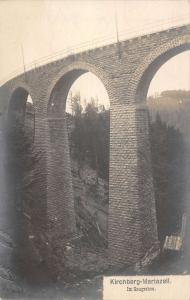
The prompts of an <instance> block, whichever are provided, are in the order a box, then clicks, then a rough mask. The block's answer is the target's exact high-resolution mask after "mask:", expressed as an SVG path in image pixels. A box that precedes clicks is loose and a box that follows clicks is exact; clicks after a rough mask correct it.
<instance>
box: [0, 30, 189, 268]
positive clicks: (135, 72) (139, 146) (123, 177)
mask: <svg viewBox="0 0 190 300" xmlns="http://www.w3.org/2000/svg"><path fill="white" fill-rule="evenodd" d="M188 49H190V28H189V26H182V27H178V28H172V29H169V30H165V31H161V32H157V33H153V34H149V35H145V36H141V37H137V38H133V39H130V40H126V41H123V42H121V43H116V44H111V45H108V46H104V47H102V48H96V49H93V50H89V51H86V52H82V53H79V54H75V55H70V56H68V57H66V58H63V59H61V60H58V61H55V62H52V63H49V64H47V65H44V66H41V67H39V68H36V69H33V70H30V71H28V72H27V73H26V74H22V75H20V76H18V77H16V78H13V79H11V80H10V81H8V82H7V83H5V84H4V85H3V86H1V87H0V97H1V101H3V103H4V106H5V110H4V114H5V116H6V117H8V115H7V111H8V108H9V103H10V99H11V96H12V94H13V91H14V90H16V89H17V88H19V87H22V88H24V89H25V90H26V91H27V92H28V93H29V94H30V95H31V97H32V100H33V103H34V108H35V141H34V145H35V149H36V151H37V153H39V156H40V163H39V165H38V167H37V168H36V170H35V172H34V173H35V174H34V176H35V179H36V191H35V197H36V199H37V201H36V203H37V204H36V205H37V208H36V209H37V210H38V212H39V213H40V216H41V217H40V220H41V222H42V223H44V224H48V222H49V221H51V222H52V223H51V224H52V226H53V231H54V232H56V231H59V232H60V236H61V238H62V242H63V243H64V242H66V241H67V239H68V238H69V236H70V235H72V234H74V233H75V232H76V226H75V213H74V202H73V195H72V194H73V191H72V180H71V167H70V158H69V148H68V137H67V131H66V124H65V113H64V109H65V102H66V98H67V94H68V91H69V88H70V87H71V85H72V83H73V82H74V81H75V80H76V79H77V78H78V77H79V76H80V75H81V74H83V73H85V72H88V71H90V72H92V73H94V74H95V75H96V76H97V77H98V78H99V79H100V80H101V81H102V83H103V84H104V86H105V88H106V90H107V93H108V96H109V100H110V105H111V120H110V179H109V189H110V191H109V220H108V223H109V228H108V248H109V249H108V250H109V257H110V261H111V262H112V263H113V264H115V263H127V264H132V263H135V262H137V261H138V260H139V259H140V258H142V257H143V256H144V255H145V254H146V252H147V251H148V250H149V249H150V248H151V247H153V246H154V245H155V244H157V241H158V238H157V228H156V227H157V226H156V209H155V199H154V187H153V179H152V170H151V155H150V145H149V125H148V124H149V123H148V111H147V107H146V104H145V100H146V95H147V91H148V87H149V84H150V81H151V80H152V78H153V76H154V74H155V73H156V72H157V70H158V69H159V68H160V67H161V66H162V65H163V64H164V63H165V62H166V61H167V60H168V59H170V58H171V57H173V56H175V55H176V54H178V53H181V52H183V51H186V50H188ZM13 100H14V99H13ZM34 223H35V222H34ZM34 227H35V230H37V231H38V232H40V231H41V225H40V222H39V223H37V225H34ZM47 228H48V226H47ZM60 261H61V258H60Z"/></svg>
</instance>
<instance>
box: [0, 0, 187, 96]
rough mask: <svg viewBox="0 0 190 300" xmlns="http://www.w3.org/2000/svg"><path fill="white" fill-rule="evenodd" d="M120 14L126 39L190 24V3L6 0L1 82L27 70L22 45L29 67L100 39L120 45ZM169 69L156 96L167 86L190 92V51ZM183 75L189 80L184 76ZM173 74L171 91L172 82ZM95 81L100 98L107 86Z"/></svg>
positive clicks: (0, 34) (2, 2) (0, 2)
mask: <svg viewBox="0 0 190 300" xmlns="http://www.w3.org/2000/svg"><path fill="white" fill-rule="evenodd" d="M115 15H116V16H117V21H118V30H119V33H120V37H121V38H127V37H130V36H131V34H132V33H130V32H131V31H133V34H134V35H136V34H141V33H143V32H149V31H150V30H156V29H158V30H159V29H161V28H162V27H161V25H160V22H161V23H164V22H165V23H166V24H163V25H162V26H163V27H164V26H165V27H168V24H167V23H168V22H169V25H171V26H172V25H179V24H181V23H183V22H188V21H189V20H190V2H189V1H188V0H178V1H175V0H170V1H160V0H154V1H152V0H150V1H143V0H142V1H141V0H139V1H134V0H131V1H130V0H125V1H109V0H107V1H96V0H85V1H80V0H78V1H66V0H58V1H56V0H51V1H47V0H44V1H43V0H31V1H30V0H22V1H17V0H13V1H11V0H8V1H6V0H0V41H1V43H0V80H1V79H2V78H4V77H6V76H7V75H8V74H9V73H11V72H12V71H14V70H16V69H19V68H22V55H21V45H22V46H23V49H24V59H25V63H26V64H28V63H30V62H32V61H34V60H36V59H39V58H41V57H43V56H46V55H52V54H53V53H54V52H56V51H60V50H62V49H66V48H69V47H71V46H73V45H77V44H80V43H84V42H87V41H91V40H93V39H96V38H98V39H100V38H102V37H104V36H106V37H112V40H113V41H114V40H115V38H116V34H115V32H116V26H115ZM174 19H175V20H174ZM123 32H124V34H122V33H123ZM172 61H173V64H172ZM168 65H169V67H167V64H166V65H165V66H163V68H162V69H163V74H164V76H163V74H161V75H159V74H158V73H157V75H156V76H155V78H154V81H153V82H152V84H151V89H150V92H151V93H154V92H157V91H160V90H162V89H163V87H164V89H165V88H175V87H176V86H179V87H181V88H185V89H189V82H190V55H189V52H187V53H183V54H181V55H178V56H177V57H176V58H173V59H172V60H170V62H169V63H168ZM164 67H165V68H164ZM182 72H183V73H184V74H186V76H181V74H182ZM158 75H159V76H158ZM86 76H87V75H86ZM171 76H172V80H171V83H170V84H169V85H170V86H169V87H168V86H166V85H167V84H168V83H167V84H166V78H167V79H168V78H170V77H171ZM92 77H93V76H91V77H89V78H87V77H86V80H87V81H86V82H87V83H85V87H86V86H88V88H87V89H88V90H94V91H95V92H96V94H97V95H99V93H100V94H101V95H102V96H103V92H102V91H101V87H100V86H99V88H98V86H97V84H95V83H93V78H92ZM156 77H157V80H156ZM84 78H85V77H84ZM81 80H82V79H81ZM167 81H168V80H167ZM83 85H84V83H81V86H83ZM90 85H91V88H90ZM79 86H80V85H79ZM93 86H94V88H93ZM77 88H78V87H77ZM99 89H100V92H99V91H98V90H99ZM103 97H104V96H103Z"/></svg>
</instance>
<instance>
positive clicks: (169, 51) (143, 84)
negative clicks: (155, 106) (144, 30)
mask: <svg viewBox="0 0 190 300" xmlns="http://www.w3.org/2000/svg"><path fill="white" fill-rule="evenodd" d="M189 49H190V37H189V35H186V36H183V37H178V38H175V39H173V40H171V41H170V42H167V43H164V44H163V45H162V46H160V47H159V48H158V47H156V48H155V49H154V50H153V51H152V52H151V53H150V54H149V55H148V56H147V57H146V58H145V59H144V61H143V62H142V63H141V64H140V66H139V67H138V68H137V69H136V71H135V73H134V75H133V76H132V79H131V81H130V83H129V86H130V91H131V93H130V98H131V99H133V101H135V103H139V102H141V103H142V102H144V101H145V100H146V96H147V92H148V88H149V85H150V82H151V80H152V79H153V77H154V75H155V74H156V72H157V71H158V70H159V68H160V67H161V66H162V65H163V64H165V63H166V62H167V61H168V60H169V59H171V58H172V57H174V56H176V55H177V54H180V53H182V52H184V51H187V50H189Z"/></svg>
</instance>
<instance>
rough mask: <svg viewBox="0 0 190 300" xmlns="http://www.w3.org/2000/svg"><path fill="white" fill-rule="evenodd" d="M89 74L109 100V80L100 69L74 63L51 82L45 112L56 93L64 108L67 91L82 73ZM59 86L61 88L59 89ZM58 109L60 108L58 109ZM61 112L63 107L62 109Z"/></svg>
mask: <svg viewBox="0 0 190 300" xmlns="http://www.w3.org/2000/svg"><path fill="white" fill-rule="evenodd" d="M87 72H91V73H93V74H94V75H95V76H96V77H97V78H98V79H99V80H100V81H101V82H102V84H103V85H104V87H105V89H106V91H107V93H108V97H109V99H111V95H110V92H109V86H110V78H109V76H108V75H107V74H106V73H105V71H104V70H103V69H101V68H100V67H97V66H95V65H92V64H89V63H86V62H75V63H73V64H70V65H69V66H67V67H66V68H64V69H63V70H61V71H60V72H59V73H58V74H57V76H55V78H54V80H53V81H52V83H51V85H50V87H49V89H48V93H47V99H48V103H47V104H46V105H47V107H46V109H47V111H48V112H49V108H50V105H51V103H52V101H54V99H55V98H56V95H58V93H60V94H62V100H63V99H64V101H62V105H63V106H64V105H65V103H66V99H67V95H68V92H69V89H70V88H71V86H72V84H73V83H74V82H75V81H76V80H77V79H78V78H79V77H80V76H81V75H83V74H84V73H87ZM61 86H62V87H63V88H61ZM59 108H60V107H59ZM62 108H63V110H64V108H65V107H62Z"/></svg>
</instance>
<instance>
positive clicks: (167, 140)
mask: <svg viewBox="0 0 190 300" xmlns="http://www.w3.org/2000/svg"><path fill="white" fill-rule="evenodd" d="M150 139H151V150H152V151H151V152H152V167H153V176H154V177H153V178H154V190H155V198H156V209H157V220H158V233H159V237H160V240H161V241H163V239H164V237H165V236H166V235H170V234H173V233H175V232H178V231H179V230H180V227H181V217H182V213H183V209H184V191H185V172H184V169H185V144H184V139H183V135H182V134H181V133H180V132H179V130H176V129H175V128H174V127H171V126H167V125H166V124H165V123H163V122H162V121H161V118H160V116H159V115H157V117H156V120H155V122H154V123H152V124H151V126H150Z"/></svg>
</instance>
